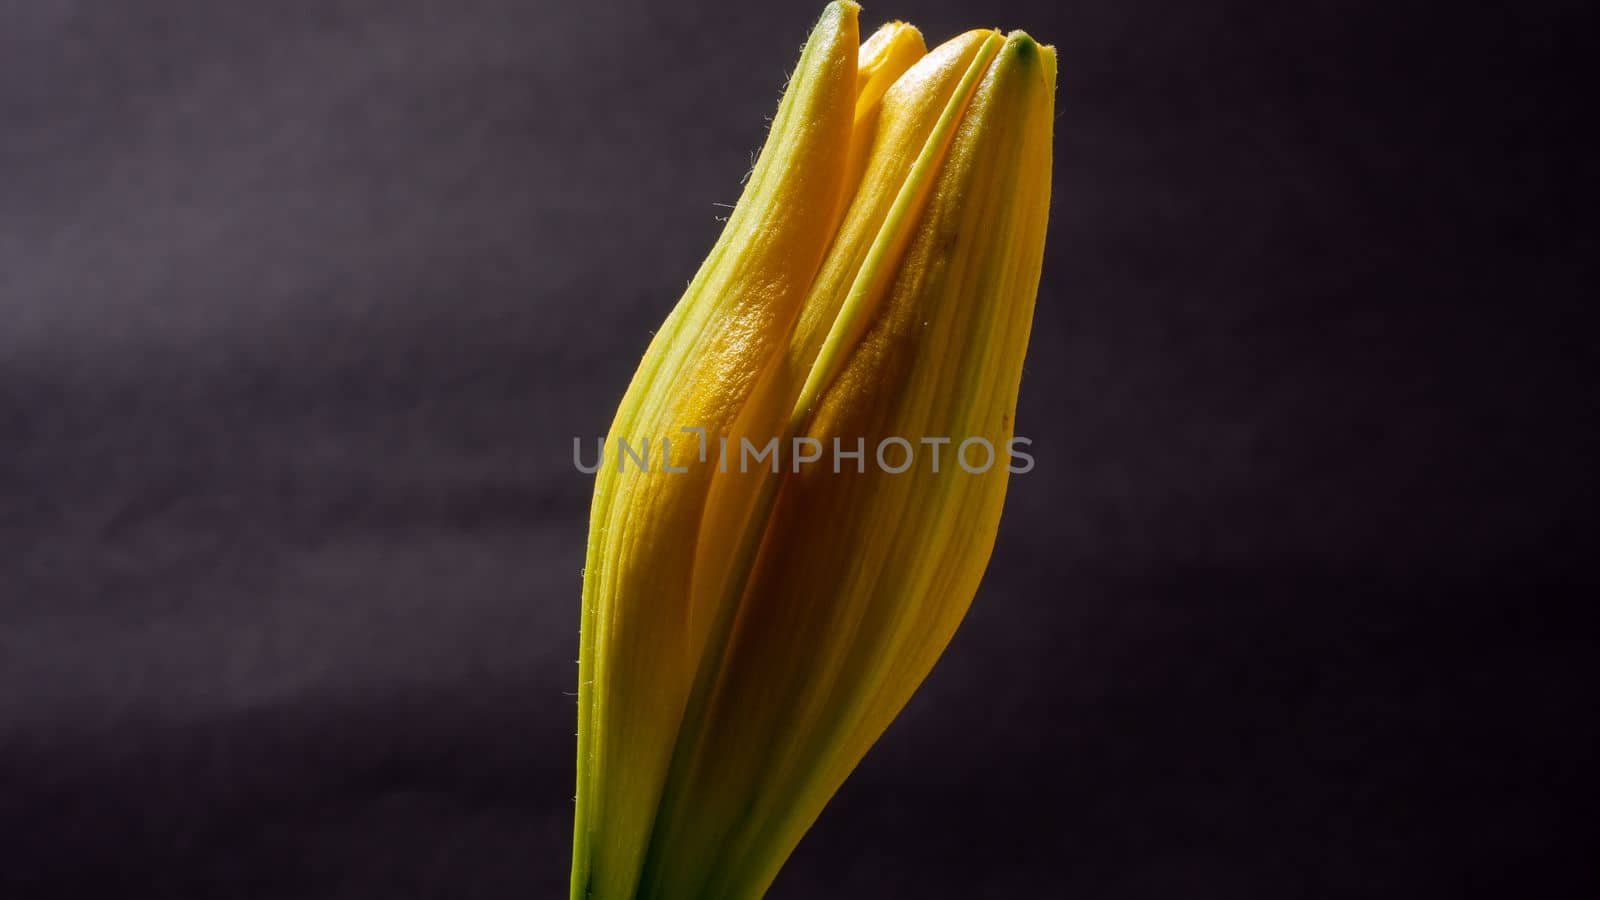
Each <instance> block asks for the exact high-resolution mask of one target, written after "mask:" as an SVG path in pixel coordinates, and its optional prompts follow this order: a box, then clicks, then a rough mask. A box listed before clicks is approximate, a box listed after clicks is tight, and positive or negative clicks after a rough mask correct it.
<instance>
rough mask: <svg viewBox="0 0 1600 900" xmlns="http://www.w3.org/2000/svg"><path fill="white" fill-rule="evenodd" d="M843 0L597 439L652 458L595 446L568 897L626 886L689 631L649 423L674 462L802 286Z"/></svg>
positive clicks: (817, 221)
mask: <svg viewBox="0 0 1600 900" xmlns="http://www.w3.org/2000/svg"><path fill="white" fill-rule="evenodd" d="M857 10H858V7H857V6H856V5H855V4H854V3H849V2H836V3H833V4H830V5H829V6H828V7H827V9H826V10H825V11H824V12H823V15H822V17H821V19H820V20H819V21H818V23H817V25H816V27H815V29H814V30H813V31H812V34H811V37H810V39H809V41H808V43H807V44H806V48H805V50H804V51H803V53H802V55H801V59H800V64H799V66H798V68H797V69H796V70H795V72H794V74H793V76H792V77H791V80H790V83H789V87H788V89H787V91H786V92H785V94H784V98H783V101H782V104H781V105H780V107H779V110H778V115H777V117H776V118H775V119H774V120H773V125H772V129H771V133H770V135H769V137H768V139H767V143H766V146H765V147H764V148H763V150H762V154H761V157H760V159H759V161H758V162H757V164H756V167H755V169H754V170H753V172H752V173H751V176H750V179H749V182H748V184H747V186H746V188H745V191H744V194H743V196H742V197H741V198H740V201H739V203H738V205H737V206H736V208H735V209H734V211H733V214H732V215H731V216H730V217H729V221H728V224H727V226H726V227H725V228H724V230H723V233H722V236H721V238H720V239H719V241H718V243H717V245H716V247H715V248H713V250H712V252H711V254H710V256H709V257H708V258H707V260H706V262H705V263H704V264H703V265H702V266H701V269H700V271H699V273H698V274H697V275H696V276H695V278H694V280H693V281H692V282H691V284H690V286H689V289H688V291H687V292H686V293H685V294H684V297H683V299H682V300H680V301H679V303H678V305H677V306H676V308H674V310H673V312H672V314H671V315H670V316H669V317H668V319H667V322H666V324H665V325H664V326H663V327H662V329H661V330H660V332H659V333H658V334H657V335H656V337H655V339H654V340H653V341H652V342H651V345H650V349H649V350H648V351H647V352H646V355H645V358H644V360H643V362H641V364H640V366H639V370H638V372H637V373H636V374H635V376H634V380H633V383H632V384H631V385H630V386H629V388H628V392H627V394H626V395H625V397H624V399H623V402H622V405H621V408H620V409H619V410H618V413H617V418H616V420H615V422H614V423H613V425H612V429H611V433H610V435H609V436H608V439H607V447H608V452H611V453H616V451H617V450H618V449H619V444H618V442H619V441H620V440H627V441H628V442H630V444H631V445H632V446H634V447H635V448H637V447H639V446H640V444H641V443H643V442H648V443H649V448H650V452H651V454H652V455H653V456H654V457H655V462H656V465H654V466H653V469H654V470H653V471H649V472H641V471H638V469H637V468H636V467H633V466H622V465H616V464H612V463H610V462H608V463H607V464H606V465H605V466H604V467H603V468H602V469H601V472H600V473H599V475H598V476H597V480H596V486H595V497H594V503H593V506H592V509H591V516H590V540H589V553H588V559H587V564H586V568H585V578H584V608H583V623H582V637H581V651H580V660H581V662H580V668H579V697H578V706H579V753H578V796H577V809H576V814H575V824H574V838H573V844H574V847H573V870H572V896H573V897H574V898H630V897H632V896H634V891H635V887H636V884H637V881H638V876H639V869H640V866H641V864H642V858H643V853H644V849H645V846H646V844H647V841H648V839H649V835H650V830H651V826H652V822H653V820H654V818H655V808H656V802H657V797H658V796H659V794H660V791H661V785H662V780H663V778H664V776H665V773H666V770H667V765H668V762H669V761H670V756H671V752H672V745H671V735H672V734H674V733H675V732H676V728H677V722H678V720H679V717H680V715H681V711H682V707H683V703H684V699H685V697H686V696H687V693H688V690H689V687H690V684H691V682H692V678H693V674H694V669H695V663H696V661H697V659H698V656H699V648H698V643H699V641H700V640H701V639H702V637H701V636H700V635H697V634H696V633H695V629H694V623H693V622H692V621H691V619H690V616H689V596H688V595H689V579H690V574H691V573H690V570H691V566H692V562H693V556H694V540H693V535H694V534H695V532H696V530H697V529H698V525H699V517H700V513H701V510H702V508H703V505H704V497H705V493H706V490H707V486H708V484H709V474H708V473H707V471H706V470H705V468H704V467H697V468H695V469H692V470H691V471H690V473H689V474H676V473H668V472H664V471H662V470H661V468H662V467H661V466H660V465H659V463H660V454H661V449H662V443H661V441H662V440H663V439H666V440H670V441H672V447H671V450H672V459H673V461H674V462H675V463H676V464H678V465H683V464H684V463H686V462H688V461H689V459H690V457H691V456H694V455H695V454H696V453H697V448H696V447H695V446H694V445H695V439H694V437H693V436H692V435H687V434H680V433H678V432H677V429H678V427H679V426H680V425H688V424H694V425H703V426H706V427H708V428H710V429H712V433H713V434H715V433H717V431H718V430H719V429H725V428H726V427H727V426H728V425H729V424H730V423H731V421H732V419H733V418H734V417H735V416H736V415H737V414H738V412H739V410H740V409H741V408H742V406H743V404H744V402H745V401H746V400H747V399H748V397H749V394H750V393H751V392H752V391H753V390H754V389H755V387H756V385H757V384H758V383H759V381H760V374H761V372H762V370H763V368H764V367H766V366H767V364H768V363H769V362H770V360H771V359H772V358H773V357H774V355H775V351H776V349H777V348H778V347H779V346H780V345H781V343H782V342H783V340H784V336H785V335H786V334H787V333H788V331H789V329H790V327H791V325H792V322H793V320H794V318H795V316H796V314H797V312H798V310H799V307H800V304H801V302H802V300H803V299H804V297H805V295H806V291H807V289H808V287H809V285H810V283H811V281H812V278H813V276H814V275H815V272H816V269H817V266H818V264H819V263H820V261H821V259H822V255H823V253H824V251H825V250H826V248H827V246H828V243H829V240H830V238H831V234H832V227H833V223H834V220H835V219H836V217H837V212H838V209H839V206H840V204H841V202H842V201H841V199H840V197H841V194H842V192H843V191H844V188H845V176H846V172H845V162H846V160H845V158H844V155H843V154H842V153H840V152H839V148H840V147H842V146H845V145H846V144H847V142H848V141H849V138H850V133H851V130H852V127H853V118H854V113H855V105H856V100H857V96H858V91H857V86H856V55H857V52H858V47H857V44H858V37H857V30H856V16H857ZM686 385H687V386H692V389H687V390H686V389H685V386H686ZM615 461H616V462H617V463H621V462H624V460H622V459H616V460H615ZM663 735H665V736H666V738H665V739H663V737H662V736H663Z"/></svg>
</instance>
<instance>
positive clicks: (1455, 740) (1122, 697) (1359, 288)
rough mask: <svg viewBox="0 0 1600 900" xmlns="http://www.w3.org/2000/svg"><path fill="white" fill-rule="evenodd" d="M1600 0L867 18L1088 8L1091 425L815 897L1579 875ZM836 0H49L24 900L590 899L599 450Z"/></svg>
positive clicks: (3, 441)
mask: <svg viewBox="0 0 1600 900" xmlns="http://www.w3.org/2000/svg"><path fill="white" fill-rule="evenodd" d="M1581 5H1582V4H1579V3H1567V4H1553V3H1552V4H1544V6H1543V8H1537V7H1535V6H1531V5H1522V6H1519V7H1517V11H1480V10H1477V9H1474V8H1473V7H1472V6H1471V5H1469V4H1431V5H1423V4H1416V3H1407V2H1399V3H1394V2H1390V3H1378V2H1371V3H1367V2H1349V3H1297V4H1272V3H1265V2H1261V3H1246V2H1215V3H1200V4H1190V3H1156V2H1134V0H1122V2H1114V3H1111V2H1107V3H1088V2H1081V3H1080V2H1061V3H1021V2H1014V3H1013V2H995V3H978V2H971V3H960V2H947V3H935V2H920V0H874V2H873V3H871V4H869V5H868V7H867V9H866V11H865V14H864V19H863V23H864V25H865V27H867V28H871V27H875V26H876V25H877V24H879V23H880V22H882V21H884V20H886V19H888V18H891V17H901V18H906V19H909V20H911V21H913V22H915V23H916V24H918V25H919V26H921V27H922V29H923V31H924V33H925V34H926V35H927V37H928V38H929V40H930V42H937V41H940V40H943V39H945V38H947V37H949V36H951V35H953V34H955V33H956V32H957V31H959V30H962V29H963V28H966V27H973V26H981V25H991V24H992V25H999V26H1002V27H1005V28H1012V27H1023V28H1027V29H1028V30H1029V31H1030V32H1031V33H1033V34H1034V35H1035V36H1036V37H1038V38H1039V39H1041V40H1043V41H1046V42H1050V43H1054V44H1055V45H1056V46H1057V47H1058V48H1059V49H1060V54H1061V78H1060V92H1059V96H1058V111H1059V114H1060V118H1059V120H1058V123H1057V127H1058V130H1057V144H1056V173H1055V197H1056V199H1055V202H1054V207H1053V215H1052V221H1051V229H1050V238H1049V249H1048V256H1047V259H1046V261H1045V268H1044V279H1043V284H1042V286H1041V288H1040V293H1039V303H1038V312H1037V316H1036V319H1035V329H1034V336H1033V344H1032V350H1031V353H1030V357H1029V365H1028V369H1027V372H1026V375H1025V378H1024V383H1023V392H1022V399H1021V407H1020V410H1019V412H1018V430H1019V432H1020V433H1022V434H1025V435H1027V436H1029V437H1031V438H1033V439H1034V441H1035V447H1034V451H1035V454H1036V456H1037V458H1038V467H1037V469H1036V470H1035V471H1034V472H1032V473H1031V474H1028V475H1026V476H1022V477H1020V478H1018V479H1017V480H1016V481H1014V482H1013V491H1012V496H1011V497H1010V499H1009V501H1008V508H1007V514H1006V515H1007V517H1006V520H1005V523H1004V526H1003V527H1002V530H1001V534H1000V540H999V544H998V547H997V549H996V552H995V556H994V560H993V563H992V565H991V567H990V570H989V574H988V577H987V580H986V582H985V584H984V587H983V589H982V591H981V592H980V594H979V596H978V598H977V601H976V603H975V605H974V607H973V612H972V614H971V616H970V617H969V619H968V620H967V622H966V624H965V625H964V627H963V629H962V631H961V633H960V634H959V635H958V637H957V638H956V640H955V642H954V644H953V645H952V646H951V648H950V650H949V652H948V653H947V655H946V656H945V658H944V660H943V661H942V662H941V663H940V666H939V668H938V669H937V670H936V671H935V673H934V675H933V676H932V678H931V679H930V680H929V682H928V683H927V685H926V686H925V688H924V690H923V691H922V692H921V693H920V694H919V695H918V696H917V698H916V699H915V700H914V701H913V702H912V703H911V705H910V707H909V708H908V709H907V710H906V711H905V713H904V714H903V715H902V717H901V718H900V720H899V721H898V722H897V723H896V724H895V726H894V727H893V728H892V729H891V730H890V732H889V734H888V735H887V736H886V737H885V739H884V740H883V741H882V742H881V743H880V744H879V746H878V747H877V748H876V749H875V750H874V751H873V753H872V754H871V755H870V756H869V758H868V759H867V761H866V762H865V763H864V765H863V766H862V768H861V769H860V770H859V771H858V773H857V774H856V776H855V777H854V778H853V779H852V780H851V781H850V782H849V783H848V784H847V785H846V786H845V788H844V790H843V791H842V792H841V793H840V794H839V796H838V798H837V799H836V801H835V802H834V803H833V805H832V806H831V807H830V808H829V809H828V811H827V812H826V813H825V814H824V815H823V817H822V818H821V820H820V821H819V823H818V825H817V827H816V828H815V829H814V831H813V832H812V833H811V835H810V836H809V837H807V839H806V840H805V842H804V843H803V844H802V845H801V847H800V849H799V851H798V852H797V853H796V854H795V856H794V858H793V859H792V861H791V863H790V865H789V866H788V868H787V869H786V870H785V872H784V874H783V875H782V876H781V877H780V878H779V881H778V883H777V885H776V887H775V888H774V890H773V891H772V894H771V896H772V897H774V898H779V900H801V898H824V897H826V898H841V900H843V898H883V897H952V898H970V897H984V898H988V897H1016V896H1033V897H1055V896H1061V897H1092V898H1156V897H1160V898H1168V897H1174V896H1178V897H1212V896H1215V897H1229V898H1237V897H1267V898H1282V897H1351V898H1355V897H1375V896H1386V897H1416V896H1447V897H1459V896H1466V895H1484V896H1527V895H1529V894H1530V893H1535V892H1537V891H1536V884H1537V883H1538V882H1539V881H1543V882H1545V883H1546V884H1550V883H1552V882H1554V881H1556V880H1558V879H1562V878H1565V877H1570V876H1573V875H1576V874H1578V870H1577V867H1576V860H1575V858H1574V857H1571V856H1569V855H1567V854H1568V853H1569V852H1570V851H1572V850H1574V849H1576V848H1575V847H1574V846H1573V844H1574V843H1575V842H1576V839H1575V837H1573V836H1572V834H1571V832H1572V829H1574V828H1575V827H1576V824H1577V823H1576V821H1575V820H1576V811H1575V810H1574V809H1571V808H1570V807H1569V804H1572V805H1575V804H1576V803H1577V802H1578V799H1577V795H1578V790H1579V774H1580V773H1579V769H1580V767H1583V766H1586V765H1587V764H1588V762H1589V756H1590V753H1591V751H1592V749H1593V742H1594V738H1595V726H1594V715H1593V709H1592V707H1591V706H1590V705H1589V704H1588V703H1587V702H1579V679H1580V676H1581V673H1580V670H1579V663H1580V662H1581V661H1583V658H1584V657H1586V656H1587V655H1588V654H1589V653H1590V651H1591V647H1592V645H1593V632H1591V631H1589V630H1587V629H1584V628H1581V627H1579V626H1578V625H1577V623H1576V621H1575V620H1574V618H1573V617H1572V616H1570V612H1571V610H1572V608H1573V607H1574V606H1575V605H1576V603H1575V601H1577V600H1578V599H1579V598H1580V597H1582V596H1583V595H1582V594H1581V593H1580V591H1581V590H1582V588H1583V581H1584V580H1585V579H1587V578H1589V576H1591V575H1592V572H1593V566H1592V563H1584V562H1582V561H1580V559H1579V557H1578V554H1577V551H1578V550H1580V549H1587V547H1584V546H1583V545H1581V544H1580V538H1581V537H1582V532H1581V530H1580V522H1579V512H1580V508H1584V507H1587V506H1588V505H1589V504H1590V503H1592V499H1590V498H1589V497H1587V496H1585V495H1586V493H1587V491H1588V489H1589V488H1590V487H1591V485H1590V483H1589V481H1590V479H1589V477H1588V476H1589V471H1588V470H1589V469H1590V468H1591V458H1592V456H1593V454H1594V452H1595V450H1596V448H1595V446H1594V443H1593V442H1592V441H1590V440H1589V439H1588V437H1587V436H1586V433H1585V429H1586V427H1587V426H1588V425H1589V424H1590V423H1589V421H1588V420H1589V419H1591V418H1592V416H1593V396H1592V389H1593V386H1592V384H1591V383H1590V382H1589V381H1588V380H1587V379H1586V376H1585V373H1584V372H1580V357H1581V356H1587V355H1588V351H1589V347H1590V346H1591V345H1592V344H1593V333H1592V332H1591V331H1587V330H1585V329H1583V328H1581V327H1580V322H1579V319H1578V318H1577V316H1576V310H1575V309H1574V308H1573V307H1574V305H1573V304H1570V303H1569V302H1568V301H1571V300H1574V299H1577V297H1578V294H1579V291H1580V279H1582V278H1583V277H1584V276H1585V275H1586V274H1587V273H1586V271H1585V269H1586V268H1587V264H1588V261H1589V259H1588V258H1589V257H1591V256H1592V255H1593V254H1594V252H1595V245H1594V232H1593V229H1592V228H1591V226H1590V223H1591V222H1592V220H1593V212H1592V207H1590V206H1588V205H1587V202H1586V201H1581V200H1580V198H1579V196H1578V192H1577V191H1576V190H1575V187H1576V186H1577V185H1579V184H1581V183H1582V182H1583V181H1584V180H1585V179H1584V176H1585V174H1586V172H1587V170H1589V169H1590V168H1592V160H1591V159H1582V158H1580V157H1581V154H1580V152H1579V150H1578V146H1577V143H1576V142H1577V139H1578V128H1577V124H1578V121H1579V114H1580V112H1581V113H1583V114H1584V116H1585V117H1587V116H1588V115H1589V114H1590V113H1591V110H1589V109H1588V108H1587V101H1586V100H1584V99H1583V95H1582V94H1580V93H1579V88H1578V87H1577V86H1576V84H1577V70H1576V67H1575V66H1573V65H1572V64H1571V60H1572V58H1573V57H1574V56H1575V55H1577V53H1578V52H1579V51H1580V50H1582V47H1581V46H1580V41H1581V42H1585V43H1586V42H1588V41H1589V40H1590V38H1591V36H1592V34H1593V31H1592V28H1591V27H1590V25H1589V23H1587V22H1585V21H1581V20H1580V18H1579V15H1578V10H1579V8H1580V6H1581ZM818 9H820V3H816V4H811V3H799V4H787V5H784V6H782V7H776V8H774V9H773V10H771V11H760V10H752V9H750V8H747V7H744V6H742V5H739V4H736V3H732V2H723V3H717V4H694V3H687V2H671V3H652V4H646V3H643V2H640V3H632V4H623V3H620V2H601V3H588V4H584V3H572V2H568V3H560V4H556V3H548V4H547V3H539V2H531V0H517V2H512V0H459V2H454V3H445V2H424V0H340V2H329V0H289V2H283V0H279V2H273V3H250V2H244V0H225V2H217V0H141V2H137V3H133V2H122V0H86V2H66V0H55V2H43V0H41V2H34V3H8V4H5V5H4V6H3V7H0V895H3V896H5V897H8V898H18V900H24V898H32V897H92V896H117V897H140V898H143V897H182V898H194V897H273V898H324V897H329V898H331V897H339V898H368V897H386V898H409V897H426V898H511V897H517V898H529V897H539V898H542V897H556V896H564V892H565V878H566V867H567V862H568V859H567V854H568V847H569V827H570V824H569V821H570V815H571V791H572V784H571V781H572V765H571V756H572V752H573V727H574V708H573V707H574V702H573V699H572V697H570V696H568V695H567V694H566V693H564V692H568V691H571V690H573V686H574V683H575V681H576V667H575V665H574V659H575V657H576V653H577V621H578V591H579V569H580V567H581V565H582V562H581V554H582V549H583V543H584V529H585V525H584V521H585V516H586V512H587V499H588V492H589V487H590V485H589V480H588V479H587V478H584V477H582V476H579V475H578V474H576V473H575V472H574V471H573V470H572V467H571V463H570V452H571V451H570V440H571V438H572V436H574V435H598V434H600V433H603V431H604V429H605V427H606V425H607V423H608V422H609V418H610V415H611V413H612V411H613V410H614V408H615V404H616V401H617V400H618V398H619V397H620V395H621V391H622V389H623V387H624V386H625V385H626V382H627V380H628V377H629V376H630V374H631V372H632V368H633V366H634V364H635V363H636V362H637V359H638V356H639V355H640V353H641V352H642V351H643V349H644V346H645V343H646V342H647V340H648V337H649V333H650V329H652V328H654V327H655V326H656V325H657V324H658V323H659V321H660V320H661V318H662V317H664V315H665V314H666V311H667V309H668V308H669V307H670V305H671V304H672V303H673V301H674V300H675V299H676V297H677V295H678V293H679V291H680V290H681V289H682V286H683V285H684V283H685V282H686V281H687V280H688V278H689V276H690V275H691V274H692V272H693V271H694V269H695V267H696V266H697V265H698V263H699V260H700V258H701V256H702V255H703V254H704V252H705V251H706V250H707V249H708V248H709V247H710V245H711V242H712V241H713V239H714V237H715V234H716V231H717V229H718V227H719V223H718V222H717V221H716V219H715V216H716V215H717V214H718V213H719V211H720V210H719V209H718V207H716V206H714V205H713V204H714V203H727V202H732V201H733V200H734V199H736V197H737V196H738V191H739V184H738V180H739V177H740V176H741V175H742V174H743V173H744V171H745V169H746V167H747V166H748V164H749V161H750V154H751V153H752V152H753V151H754V150H755V149H756V148H757V147H758V146H759V144H760V142H761V140H762V137H763V134H764V128H765V125H764V117H766V116H769V115H770V114H771V112H772V110H773V109H774V108H775V105H776V102H777V98H778V93H779V90H780V88H781V86H782V84H783V81H784V77H785V73H786V71H787V70H788V68H789V67H790V66H792V65H793V62H794V59H795V55H796V52H797V49H798V47H799V45H800V43H801V41H802V40H803V38H804V35H805V32H806V29H807V27H808V25H809V23H810V22H811V21H812V19H813V18H814V17H815V15H816V13H817V10H818ZM1585 52H1587V51H1585ZM1580 104H1582V105H1580ZM1580 164H1581V165H1580ZM1580 203H1581V204H1583V205H1580ZM1583 511H1585V512H1586V511H1587V510H1586V509H1584V510H1583Z"/></svg>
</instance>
